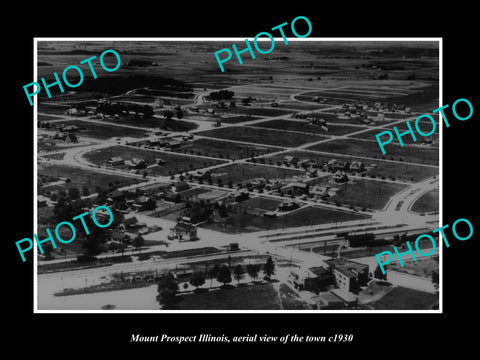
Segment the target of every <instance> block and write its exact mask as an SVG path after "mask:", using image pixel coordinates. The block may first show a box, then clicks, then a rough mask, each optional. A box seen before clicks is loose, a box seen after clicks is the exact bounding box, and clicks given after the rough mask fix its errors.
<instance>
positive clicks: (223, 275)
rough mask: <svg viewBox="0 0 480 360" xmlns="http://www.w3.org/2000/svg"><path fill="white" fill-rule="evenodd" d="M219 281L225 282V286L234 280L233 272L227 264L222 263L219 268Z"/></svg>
mask: <svg viewBox="0 0 480 360" xmlns="http://www.w3.org/2000/svg"><path fill="white" fill-rule="evenodd" d="M217 281H218V282H221V283H223V285H224V286H225V285H227V284H228V283H230V282H232V274H231V273H230V269H229V268H228V266H227V265H222V266H221V267H220V269H219V270H218V274H217Z"/></svg>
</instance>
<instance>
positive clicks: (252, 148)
mask: <svg viewBox="0 0 480 360" xmlns="http://www.w3.org/2000/svg"><path fill="white" fill-rule="evenodd" d="M275 150H276V148H273V147H266V146H260V145H248V144H240V143H234V142H226V141H219V140H215V139H209V138H203V139H197V140H194V141H189V142H186V143H184V144H182V145H181V147H180V148H178V149H174V150H173V151H175V152H179V153H186V154H195V155H204V156H210V157H219V158H226V159H243V158H249V157H251V156H259V155H263V154H268V153H271V152H273V151H275Z"/></svg>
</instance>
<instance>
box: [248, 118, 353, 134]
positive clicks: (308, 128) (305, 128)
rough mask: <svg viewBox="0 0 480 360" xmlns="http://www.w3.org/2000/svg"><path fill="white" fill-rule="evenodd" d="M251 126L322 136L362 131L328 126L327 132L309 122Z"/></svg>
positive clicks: (270, 122) (281, 122) (292, 121)
mask: <svg viewBox="0 0 480 360" xmlns="http://www.w3.org/2000/svg"><path fill="white" fill-rule="evenodd" d="M251 126H253V127H262V128H267V129H277V130H287V131H297V132H303V133H314V134H322V135H344V134H348V133H351V132H354V131H358V130H361V128H358V127H356V126H348V125H334V124H327V128H328V131H327V130H325V129H324V128H323V127H322V126H319V125H313V124H309V123H308V121H302V120H300V121H298V120H297V121H295V120H269V121H265V122H260V123H255V124H253V125H251Z"/></svg>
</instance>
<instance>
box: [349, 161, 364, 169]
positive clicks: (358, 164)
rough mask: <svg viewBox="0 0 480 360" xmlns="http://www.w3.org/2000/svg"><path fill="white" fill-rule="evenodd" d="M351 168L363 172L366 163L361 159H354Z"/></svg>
mask: <svg viewBox="0 0 480 360" xmlns="http://www.w3.org/2000/svg"><path fill="white" fill-rule="evenodd" d="M350 170H351V171H356V172H361V171H364V170H365V165H364V164H363V163H362V162H361V161H352V163H351V164H350Z"/></svg>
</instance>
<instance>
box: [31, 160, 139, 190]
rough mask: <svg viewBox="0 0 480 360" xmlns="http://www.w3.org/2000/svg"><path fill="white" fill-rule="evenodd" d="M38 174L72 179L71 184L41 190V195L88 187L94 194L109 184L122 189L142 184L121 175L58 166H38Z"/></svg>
mask: <svg viewBox="0 0 480 360" xmlns="http://www.w3.org/2000/svg"><path fill="white" fill-rule="evenodd" d="M38 174H39V175H45V176H53V177H57V178H60V177H62V178H68V179H70V182H68V183H66V184H65V185H52V186H47V187H44V188H40V189H39V193H42V192H43V191H44V190H47V189H48V191H57V190H61V189H68V188H70V187H77V188H79V189H80V190H82V189H83V188H85V187H86V188H88V189H89V190H90V192H91V193H94V192H95V188H96V187H97V186H100V187H105V186H107V185H108V184H110V183H113V184H114V185H115V186H117V187H120V186H126V185H131V184H137V183H139V182H141V179H135V178H130V177H126V176H121V175H110V174H103V173H99V172H96V171H94V170H87V169H82V168H78V167H72V166H67V165H56V164H55V165H53V164H38Z"/></svg>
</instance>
